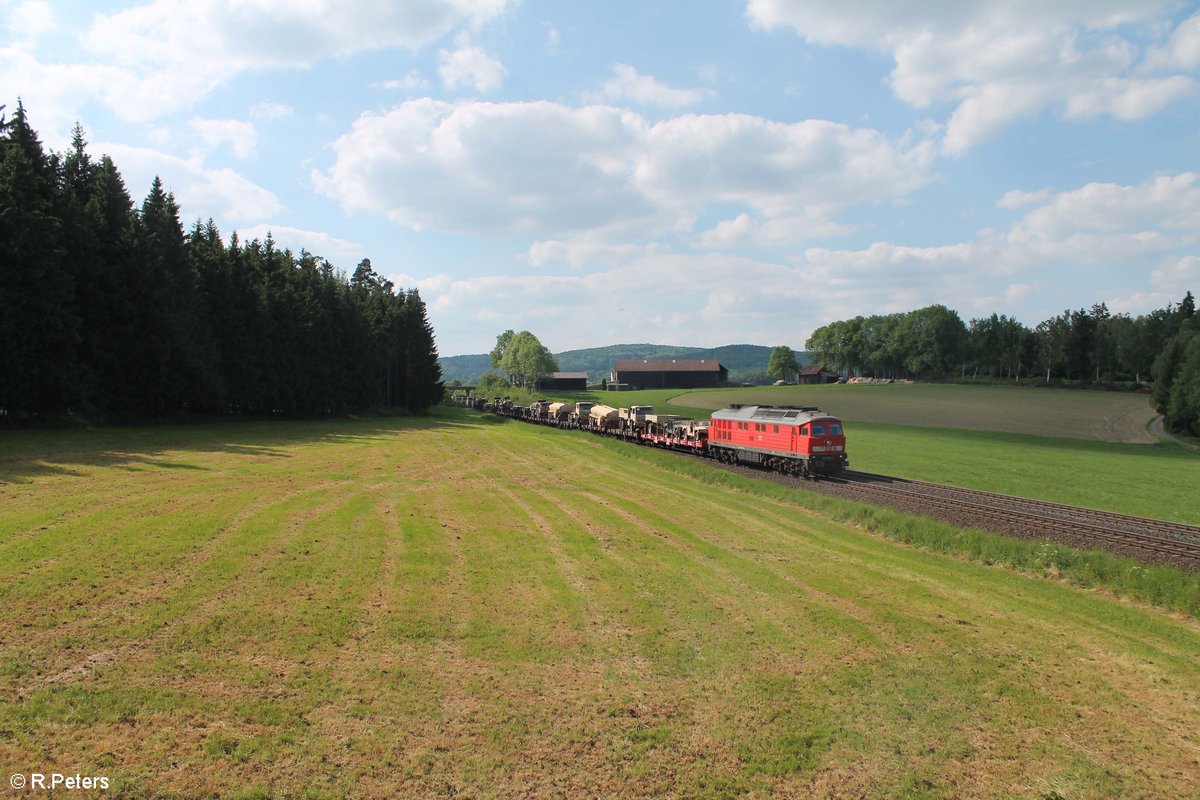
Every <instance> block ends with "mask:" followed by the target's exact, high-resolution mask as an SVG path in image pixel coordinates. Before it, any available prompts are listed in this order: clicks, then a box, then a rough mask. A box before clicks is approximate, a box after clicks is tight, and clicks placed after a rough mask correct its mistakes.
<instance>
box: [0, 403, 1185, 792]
mask: <svg viewBox="0 0 1200 800" xmlns="http://www.w3.org/2000/svg"><path fill="white" fill-rule="evenodd" d="M861 433H862V435H863V437H864V438H865V437H866V436H867V434H869V433H870V429H869V428H868V427H867V426H863V429H862V431H861ZM879 433H880V434H881V435H892V434H893V433H897V432H895V431H887V430H885V431H880V432H879ZM898 435H902V436H903V435H909V434H908V432H907V431H904V430H901V431H899V432H898ZM878 441H879V442H880V443H881V444H880V447H881V450H885V449H887V448H886V447H885V446H884V445H885V444H886V443H885V441H884V440H883V439H879V440H878ZM901 443H902V441H901ZM862 447H863V448H869V446H868V445H866V444H863V445H862ZM866 455H867V453H866V451H864V455H863V457H866ZM880 457H882V456H880ZM929 525H934V524H933V523H929ZM925 527H928V526H927V525H926V523H923V522H920V521H915V520H913V519H912V518H907V517H903V516H902V515H898V514H891V513H889V512H877V511H870V510H865V509H862V508H861V507H852V506H851V505H850V504H844V503H839V502H836V501H833V500H832V499H830V498H820V497H816V496H813V495H808V494H807V493H803V492H797V491H796V490H786V489H785V488H784V487H781V486H779V485H777V484H772V483H769V482H767V481H760V480H756V479H747V478H744V477H741V476H732V475H730V474H729V473H725V472H723V471H721V470H717V469H715V468H713V467H711V466H709V465H707V464H705V463H703V462H701V461H698V460H688V459H679V458H675V457H672V456H670V455H669V454H664V453H659V452H655V451H649V450H644V449H641V448H634V447H628V446H623V445H621V444H620V443H617V442H610V441H603V440H598V439H595V438H593V437H590V436H587V435H584V434H579V433H563V432H559V431H555V430H551V429H546V428H541V427H537V426H528V425H522V424H519V423H516V422H507V421H501V420H495V419H492V418H489V417H484V416H481V415H477V414H475V413H473V412H467V411H460V410H456V409H442V410H439V411H437V412H436V413H435V414H433V415H432V416H430V417H424V418H408V419H373V420H335V421H322V422H279V423H262V424H253V423H248V424H240V425H224V424H223V425H211V426H190V427H164V428H143V429H136V430H71V431H49V432H47V431H33V432H3V433H0V697H2V698H3V702H2V703H0V762H2V763H4V764H5V765H7V766H8V767H9V771H10V773H16V772H23V773H30V772H35V771H40V772H46V773H48V772H52V771H58V772H62V773H68V774H76V773H79V774H83V775H104V776H107V777H109V778H110V780H111V782H112V788H111V789H110V790H109V791H108V792H107V793H106V794H105V795H104V796H120V797H134V798H137V797H146V798H150V797H243V798H253V797H307V798H335V797H378V798H392V797H444V796H469V797H480V798H489V797H534V798H538V797H545V798H551V797H591V796H597V797H669V796H675V797H700V798H727V797H728V798H732V797H764V798H765V797H845V796H855V797H869V798H896V797H907V798H935V797H984V798H987V797H995V798H1010V797H1020V798H1107V797H1112V798H1117V797H1121V798H1124V797H1145V798H1163V797H1166V798H1170V797H1193V796H1194V795H1195V787H1196V785H1197V784H1196V780H1197V776H1198V775H1200V752H1198V751H1197V748H1196V739H1195V736H1196V734H1195V731H1196V730H1198V729H1200V703H1197V698H1198V697H1200V625H1198V624H1197V623H1196V621H1195V619H1194V617H1192V616H1188V615H1185V614H1181V613H1178V612H1171V611H1167V610H1160V609H1158V608H1155V607H1153V606H1150V605H1148V604H1146V603H1143V602H1137V601H1131V600H1128V599H1122V598H1121V597H1119V596H1117V594H1116V592H1115V591H1114V590H1113V589H1111V588H1106V585H1105V584H1103V583H1101V584H1099V585H1098V588H1091V589H1084V588H1080V587H1079V586H1077V585H1074V582H1073V581H1072V580H1071V579H1070V576H1069V573H1063V574H1062V577H1057V578H1056V577H1054V575H1055V574H1058V573H1057V572H1056V570H1057V567H1056V566H1055V565H1054V564H1047V570H1043V571H1041V572H1036V573H1032V574H1030V573H1027V572H1023V571H1021V570H1019V569H1018V570H1014V569H1008V568H1004V567H1000V566H994V565H993V566H989V565H987V564H985V563H980V560H979V559H970V558H963V557H947V556H944V555H940V554H938V553H936V552H932V550H933V549H936V548H931V547H930V546H927V545H926V544H920V543H918V544H919V545H920V546H912V545H911V544H905V543H903V542H898V541H895V540H894V538H895V537H896V536H897V535H898V534H899V533H902V532H904V531H913V530H917V529H923V528H925ZM934 527H936V525H934ZM889 536H891V537H893V538H889ZM983 560H991V559H983ZM999 561H1000V562H1003V559H999ZM73 796H75V795H73ZM79 796H86V793H83V794H81V795H79Z"/></svg>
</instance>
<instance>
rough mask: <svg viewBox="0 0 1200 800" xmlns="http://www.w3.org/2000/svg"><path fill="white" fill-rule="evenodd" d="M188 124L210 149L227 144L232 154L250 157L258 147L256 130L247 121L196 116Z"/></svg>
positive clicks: (242, 157) (243, 157) (241, 157)
mask: <svg viewBox="0 0 1200 800" xmlns="http://www.w3.org/2000/svg"><path fill="white" fill-rule="evenodd" d="M188 124H189V125H191V127H192V130H194V131H196V133H197V134H198V135H199V136H200V138H201V140H202V141H203V142H204V144H205V145H207V146H208V147H209V148H210V149H211V148H214V147H218V146H220V145H222V144H228V145H229V146H230V147H231V148H232V149H233V154H234V155H235V156H237V157H238V158H240V159H246V158H250V157H251V156H253V155H254V153H255V151H256V150H257V149H258V131H257V130H256V129H255V127H254V126H253V125H251V124H250V123H249V122H242V121H240V120H236V119H200V118H198V117H197V118H193V119H192V120H191V121H190V122H189V123H188Z"/></svg>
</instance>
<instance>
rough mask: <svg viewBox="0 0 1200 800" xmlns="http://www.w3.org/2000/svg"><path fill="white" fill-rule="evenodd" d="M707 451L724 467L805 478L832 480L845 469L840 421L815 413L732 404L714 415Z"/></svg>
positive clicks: (710, 424) (818, 410)
mask: <svg viewBox="0 0 1200 800" xmlns="http://www.w3.org/2000/svg"><path fill="white" fill-rule="evenodd" d="M708 448H709V451H710V454H711V455H712V456H713V457H714V458H716V459H717V460H718V461H721V462H723V463H726V464H737V463H742V464H756V465H758V466H761V467H765V468H767V469H773V470H776V471H778V472H783V473H786V474H788V475H799V476H802V477H805V478H817V477H820V476H823V475H836V474H838V473H839V472H841V471H843V470H844V469H846V468H847V467H848V466H849V465H850V462H849V460H848V459H847V457H846V435H845V433H844V432H843V430H842V421H841V420H840V419H838V418H837V417H833V416H830V415H829V414H826V413H825V412H824V411H822V410H821V409H819V408H779V407H775V406H739V405H733V406H730V407H729V408H724V409H721V410H719V411H714V412H713V414H712V420H711V421H710V423H709V428H708Z"/></svg>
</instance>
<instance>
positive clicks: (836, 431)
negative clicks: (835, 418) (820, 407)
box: [829, 422, 842, 436]
mask: <svg viewBox="0 0 1200 800" xmlns="http://www.w3.org/2000/svg"><path fill="white" fill-rule="evenodd" d="M829 433H830V434H832V435H833V436H841V435H842V425H841V423H840V422H831V423H829Z"/></svg>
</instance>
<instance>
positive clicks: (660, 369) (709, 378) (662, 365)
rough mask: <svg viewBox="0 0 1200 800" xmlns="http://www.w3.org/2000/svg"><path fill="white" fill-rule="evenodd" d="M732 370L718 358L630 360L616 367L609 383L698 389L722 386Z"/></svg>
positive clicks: (632, 386)
mask: <svg viewBox="0 0 1200 800" xmlns="http://www.w3.org/2000/svg"><path fill="white" fill-rule="evenodd" d="M728 380H729V370H728V369H726V368H725V367H723V366H721V362H719V361H717V360H716V359H715V358H669V359H660V360H657V361H651V360H648V359H637V358H635V359H626V360H621V361H617V362H616V364H614V365H613V368H612V373H611V374H610V375H609V381H610V382H612V383H623V384H628V385H629V386H630V387H631V388H634V389H696V388H700V387H705V386H720V385H722V384H724V383H725V382H726V381H728Z"/></svg>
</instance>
